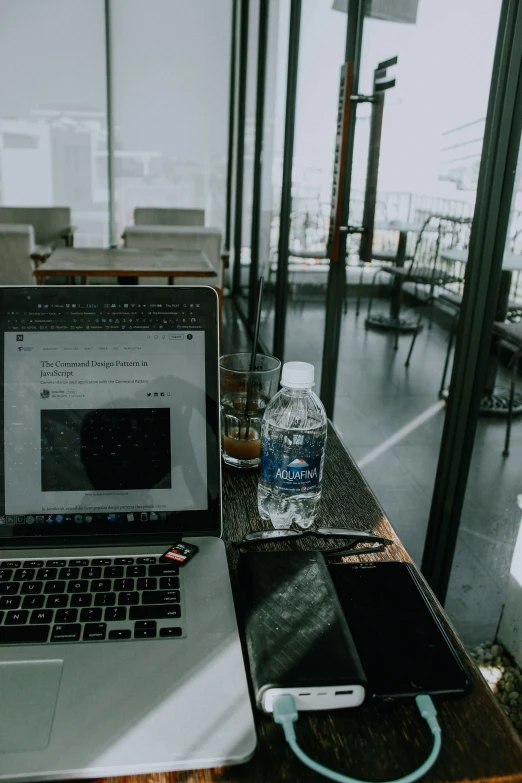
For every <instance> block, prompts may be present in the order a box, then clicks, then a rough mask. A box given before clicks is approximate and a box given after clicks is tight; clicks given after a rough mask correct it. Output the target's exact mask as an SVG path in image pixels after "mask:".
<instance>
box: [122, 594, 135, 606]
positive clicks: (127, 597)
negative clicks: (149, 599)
mask: <svg viewBox="0 0 522 783" xmlns="http://www.w3.org/2000/svg"><path fill="white" fill-rule="evenodd" d="M139 602H140V594H139V593H137V592H132V593H120V594H119V595H118V603H119V605H120V606H130V605H131V604H139Z"/></svg>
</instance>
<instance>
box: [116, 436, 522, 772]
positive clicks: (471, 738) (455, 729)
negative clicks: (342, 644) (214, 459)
mask: <svg viewBox="0 0 522 783" xmlns="http://www.w3.org/2000/svg"><path fill="white" fill-rule="evenodd" d="M223 493H224V508H223V511H224V514H223V519H224V535H225V539H226V540H228V541H230V540H237V539H240V538H241V537H242V536H243V535H244V533H246V532H247V531H250V530H258V529H259V528H260V527H262V526H263V527H267V526H268V525H267V524H266V523H263V521H262V520H261V519H260V518H259V517H258V515H257V474H256V473H255V472H249V471H243V472H241V471H234V470H232V469H230V470H225V472H224V476H223ZM318 521H319V522H320V523H322V524H323V525H330V526H333V525H335V526H338V527H341V526H342V527H354V528H358V529H361V530H366V529H371V530H372V531H373V532H375V533H379V534H381V535H383V536H385V537H388V538H391V539H393V541H394V544H393V545H392V546H391V547H389V548H388V549H387V551H385V552H382V553H379V554H372V555H371V556H370V555H365V556H361V557H360V560H406V561H409V560H410V558H409V556H408V553H407V552H406V550H405V549H404V547H403V546H402V544H401V542H400V541H399V539H398V537H397V535H396V533H395V531H394V530H393V528H392V527H391V525H390V523H389V521H388V519H387V518H386V515H385V514H384V511H383V510H382V508H381V507H380V505H379V503H378V502H377V500H376V498H375V496H374V495H373V493H372V491H371V489H370V488H369V486H368V485H367V484H366V482H365V480H364V478H363V476H362V475H361V473H360V471H359V470H358V468H357V466H356V465H355V463H354V461H353V460H352V459H351V457H350V456H349V455H348V454H347V452H346V451H345V449H344V446H343V444H342V443H341V441H340V440H339V438H338V437H337V435H336V434H335V432H334V430H333V428H332V426H331V425H329V429H328V443H327V450H326V464H325V478H324V489H323V498H322V501H321V507H320V517H319V520H318ZM308 541H309V540H308ZM320 543H321V542H320V541H319V542H318V544H320ZM293 546H294V547H296V548H306V547H305V546H301V547H299V542H293ZM328 546H329V547H330V548H332V547H333V546H334V543H333V542H330V543H328V542H327V543H326V547H328ZM274 548H290V547H289V545H285V544H279V545H274ZM227 550H228V554H229V563H230V566H231V568H232V573H234V568H235V565H236V562H237V557H238V554H237V549H236V548H235V547H233V546H232V545H231V544H230V543H229V544H228V545H227ZM355 559H356V558H348V560H349V561H350V562H353V561H354V560H355ZM233 585H234V587H235V589H236V600H237V588H236V586H235V583H234V579H233ZM426 592H427V594H428V597H429V600H430V602H431V603H432V605H433V606H434V607H435V609H436V611H437V613H438V614H439V616H440V617H441V619H442V622H443V624H444V626H445V628H446V629H447V631H448V634H449V636H450V638H451V639H452V640H453V642H454V644H455V646H456V648H457V650H458V651H459V652H460V654H461V655H462V657H463V659H464V662H465V665H466V668H467V670H468V672H469V675H470V677H471V680H472V682H473V690H472V692H471V693H470V694H469V695H468V696H465V697H463V698H459V699H453V700H452V699H434V701H435V704H436V707H437V709H438V712H439V721H440V724H441V727H442V738H443V740H442V750H441V754H440V756H439V759H438V760H437V762H436V764H435V766H434V767H433V768H432V770H431V771H430V772H429V773H428V774H427V775H426V776H425V777H423V778H422V781H426V783H434V781H438V783H456V781H462V782H464V781H466V783H470V782H471V781H476V783H478V781H491V783H500V782H501V781H503V782H504V783H505V782H506V781H509V782H510V783H521V781H522V744H521V743H520V740H519V739H518V737H517V735H516V734H515V731H514V729H513V728H512V726H511V724H510V723H509V721H508V719H507V718H506V717H505V715H504V714H503V713H502V712H501V710H500V709H499V707H498V705H497V702H496V700H495V697H494V696H493V694H492V693H491V691H490V690H489V688H488V686H487V685H486V683H485V681H484V680H483V679H482V677H481V675H480V673H479V671H478V669H477V668H476V667H475V666H474V664H473V663H472V662H471V661H470V659H469V658H468V657H467V655H466V654H465V652H464V649H463V647H462V645H461V643H460V641H459V640H458V638H457V637H456V634H455V632H454V631H453V629H452V628H451V626H450V625H449V622H448V620H447V618H445V616H444V613H443V612H442V610H441V608H440V606H439V605H438V603H437V601H436V599H435V598H434V597H433V595H432V594H431V591H430V590H429V588H428V587H426ZM385 601H386V597H385V596H383V602H384V603H385ZM238 604H239V601H238ZM216 611H219V607H216ZM254 714H255V720H256V728H257V735H258V748H257V751H256V753H255V756H254V758H253V759H252V760H251V761H250V762H248V763H247V764H242V765H240V766H237V767H227V768H220V769H212V770H196V771H188V772H172V773H165V774H161V775H144V776H132V777H122V778H113V779H112V783H118V782H119V783H124V782H125V783H218V782H219V783H238V781H244V783H275V782H276V781H289V783H319V781H320V780H323V778H321V777H319V776H318V775H317V774H316V773H315V772H312V771H311V770H309V769H308V768H307V767H305V766H304V765H303V764H302V763H301V762H300V761H298V760H297V759H296V758H295V757H294V756H293V754H292V752H291V751H290V750H289V748H288V746H287V744H286V742H285V740H284V737H283V731H282V729H281V727H280V726H276V725H275V724H274V723H273V721H272V719H271V718H270V717H269V716H268V715H264V714H262V713H261V712H259V711H258V710H257V709H255V708H254ZM136 718H137V719H139V716H136ZM296 732H297V738H298V742H299V743H300V745H301V747H302V748H303V749H304V750H305V751H306V752H307V753H309V754H310V755H311V756H312V757H313V758H314V759H316V760H317V761H319V762H321V763H323V764H326V765H327V766H330V767H333V768H334V769H336V770H339V771H340V772H344V773H345V774H347V775H351V776H354V777H359V778H363V779H365V780H370V781H371V780H377V781H381V780H392V779H393V778H397V777H399V776H402V775H405V774H406V773H407V772H410V771H412V770H414V769H416V767H417V766H419V765H420V764H421V763H422V762H423V761H424V760H425V759H426V758H427V756H428V754H429V752H430V750H431V745H432V738H431V734H430V732H429V729H428V727H427V725H426V723H425V722H424V721H423V720H422V718H421V717H420V715H419V714H418V712H417V708H416V706H415V704H414V703H413V700H412V699H410V700H407V701H404V702H403V703H399V702H385V703H379V704H377V703H373V702H372V701H371V700H369V701H368V702H367V703H365V704H363V705H362V706H361V707H360V708H357V709H354V710H332V711H330V712H315V713H308V714H306V713H301V715H300V716H299V721H298V723H297V724H296ZM172 741H173V742H175V741H176V738H175V737H173V738H172Z"/></svg>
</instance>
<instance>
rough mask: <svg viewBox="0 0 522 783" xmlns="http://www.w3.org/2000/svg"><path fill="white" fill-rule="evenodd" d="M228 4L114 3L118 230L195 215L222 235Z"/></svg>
mask: <svg viewBox="0 0 522 783" xmlns="http://www.w3.org/2000/svg"><path fill="white" fill-rule="evenodd" d="M230 19H231V4H230V2H229V0H222V2H219V3H215V2H212V1H211V0H191V2H183V1H182V0H176V1H175V2H172V0H148V2H144V1H143V0H112V3H111V28H112V73H113V105H114V112H113V116H114V131H113V132H114V150H115V151H114V172H115V196H116V212H117V214H116V224H117V228H118V230H121V229H123V228H124V227H125V225H128V224H130V223H132V221H133V212H134V209H135V208H136V207H194V208H199V209H204V210H205V222H206V225H207V226H216V227H217V228H221V229H223V227H224V223H225V193H226V168H227V167H226V164H227V129H228V86H229V63H230V32H231V31H230Z"/></svg>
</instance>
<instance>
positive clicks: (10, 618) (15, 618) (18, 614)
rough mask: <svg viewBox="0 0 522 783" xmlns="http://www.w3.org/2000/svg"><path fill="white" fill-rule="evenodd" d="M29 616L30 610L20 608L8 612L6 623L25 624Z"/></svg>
mask: <svg viewBox="0 0 522 783" xmlns="http://www.w3.org/2000/svg"><path fill="white" fill-rule="evenodd" d="M28 617H29V612H27V611H26V610H25V609H20V610H18V611H14V612H7V614H6V616H5V620H4V625H25V623H26V622H27V619H28Z"/></svg>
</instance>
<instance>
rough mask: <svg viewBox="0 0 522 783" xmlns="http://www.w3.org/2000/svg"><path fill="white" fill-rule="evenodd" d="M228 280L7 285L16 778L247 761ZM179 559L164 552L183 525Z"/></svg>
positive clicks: (10, 681)
mask: <svg viewBox="0 0 522 783" xmlns="http://www.w3.org/2000/svg"><path fill="white" fill-rule="evenodd" d="M217 309H218V303H217V296H216V292H215V291H214V290H213V289H212V288H207V287H204V286H197V287H180V286H179V287H178V286H176V287H170V286H166V287H152V286H146V287H132V286H121V287H117V286H115V287H112V286H111V287H109V286H85V287H84V286H56V287H55V286H42V287H37V288H33V287H25V288H24V287H12V288H11V287H3V288H1V289H0V329H1V335H0V354H1V356H0V360H1V364H2V365H3V379H4V383H3V384H2V385H1V387H0V394H1V397H2V399H1V400H0V417H1V419H2V422H1V423H2V429H3V433H4V435H3V438H0V452H1V459H0V493H1V494H0V547H1V548H0V694H1V697H0V780H10V781H13V780H17V781H25V780H27V781H30V780H60V779H71V778H98V777H110V776H116V775H129V774H134V775H137V774H142V773H152V772H159V771H164V770H179V769H192V768H200V767H215V766H221V765H226V764H237V763H241V762H244V761H247V760H248V759H249V758H250V757H251V756H252V754H253V752H254V748H255V745H256V737H255V730H254V723H253V716H252V709H251V704H250V699H249V694H248V688H247V680H246V675H245V668H244V662H243V657H242V652H241V645H240V640H239V636H238V630H237V625H236V617H235V612H234V604H233V599H232V593H231V588H230V581H229V572H228V566H227V560H226V556H225V547H224V544H223V541H222V540H221V533H222V522H221V475H220V446H219V444H220V438H219V378H218V325H217ZM182 539H183V541H186V542H189V543H192V544H195V545H196V546H197V547H198V552H197V554H196V555H195V556H194V557H192V558H191V559H190V561H187V563H186V564H185V565H183V566H182V567H180V566H179V565H178V563H176V562H175V561H173V560H169V559H165V560H162V559H161V556H162V554H163V553H164V552H165V551H166V550H167V549H168V548H169V547H171V546H172V545H173V544H175V543H177V542H179V541H181V540H182Z"/></svg>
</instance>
